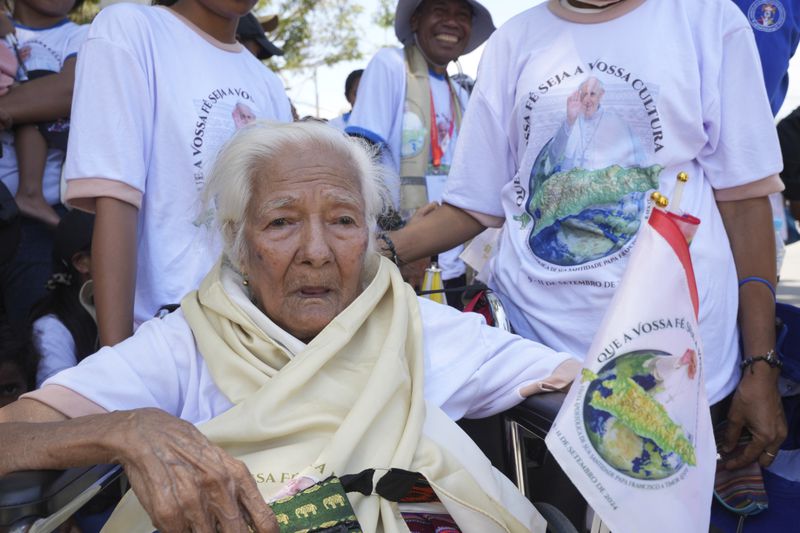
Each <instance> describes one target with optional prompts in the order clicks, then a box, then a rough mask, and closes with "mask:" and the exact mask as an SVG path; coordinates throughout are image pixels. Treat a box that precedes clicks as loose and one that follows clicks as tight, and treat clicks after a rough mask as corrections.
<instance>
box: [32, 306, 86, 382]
mask: <svg viewBox="0 0 800 533" xmlns="http://www.w3.org/2000/svg"><path fill="white" fill-rule="evenodd" d="M33 339H34V342H35V343H36V347H37V348H38V349H39V355H40V356H41V359H39V367H38V369H37V370H36V386H37V387H41V386H42V383H44V381H45V380H46V379H48V378H50V377H51V376H55V375H56V374H58V373H59V372H61V371H62V370H64V369H65V368H71V367H73V366H75V365H77V364H78V358H77V357H76V355H75V341H74V340H73V338H72V334H71V333H70V332H69V330H68V329H67V327H66V326H65V325H64V323H63V322H61V321H60V320H59V319H58V317H56V316H55V315H45V316H43V317H41V318H38V319H37V320H36V321H34V323H33Z"/></svg>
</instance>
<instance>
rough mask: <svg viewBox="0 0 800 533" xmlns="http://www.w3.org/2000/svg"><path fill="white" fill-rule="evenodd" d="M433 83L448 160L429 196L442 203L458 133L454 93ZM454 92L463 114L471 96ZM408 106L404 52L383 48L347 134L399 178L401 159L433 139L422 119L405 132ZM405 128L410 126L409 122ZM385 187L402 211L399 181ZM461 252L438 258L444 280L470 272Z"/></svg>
mask: <svg viewBox="0 0 800 533" xmlns="http://www.w3.org/2000/svg"><path fill="white" fill-rule="evenodd" d="M429 81H430V86H431V94H432V95H433V104H434V110H435V112H436V123H437V127H439V126H441V127H440V128H439V130H440V132H441V133H440V134H439V136H438V139H439V145H440V146H441V148H442V150H443V155H442V164H441V166H440V167H439V168H438V169H436V170H435V172H434V169H433V166H432V165H431V166H430V167H429V169H430V172H429V177H428V187H429V190H428V192H429V200H430V201H440V200H441V192H442V191H443V186H444V181H445V180H441V179H440V178H441V176H447V173H448V171H449V169H450V163H451V160H452V158H453V153H454V151H455V146H456V142H457V139H458V128H456V127H455V118H454V114H453V111H454V110H453V108H452V96H451V92H450V87H449V85H448V83H447V81H446V80H445V78H444V76H439V75H437V74H434V73H430V76H429ZM455 88H456V94H457V97H458V99H459V101H460V103H461V108H462V109H464V108H465V107H466V105H467V101H468V100H469V93H467V91H465V90H464V89H463V87H461V86H460V85H458V84H455ZM405 102H406V67H405V55H404V52H403V50H402V49H399V48H383V49H381V50H379V51H378V53H377V54H375V57H373V58H372V60H371V61H370V62H369V64H368V65H367V68H366V69H365V70H364V74H363V75H362V77H361V81H360V82H359V85H358V99H357V100H356V105H355V106H354V107H353V111H352V113H351V114H350V120H349V122H348V123H347V128H346V129H345V131H347V133H350V134H356V135H361V136H363V137H365V138H367V139H369V140H370V141H372V142H374V143H377V144H380V145H381V146H382V147H383V156H384V163H385V164H386V165H387V166H388V167H389V168H390V169H392V170H393V171H394V174H395V175H397V173H399V172H400V159H401V155H402V154H407V153H409V152H411V151H413V149H414V148H413V145H414V144H415V142H414V141H416V144H419V143H420V142H421V138H420V136H426V137H427V136H429V135H430V132H429V131H428V130H427V129H426V128H422V122H421V119H420V120H419V121H418V122H419V129H418V130H411V131H406V132H404V131H403V127H404V120H403V118H404V115H405V114H406V109H405ZM426 105H427V102H426ZM405 124H406V125H408V122H405ZM451 126H452V127H451ZM404 137H405V139H406V140H405V141H404ZM437 175H438V177H437ZM386 185H387V187H388V188H389V192H390V194H391V195H392V200H393V201H394V203H395V205H399V202H400V183H399V181H393V182H392V183H387V184H386ZM462 250H463V247H462V246H458V247H456V248H454V249H452V250H449V251H447V252H444V253H442V254H439V266H440V267H441V268H442V277H443V278H444V279H452V278H456V277H458V276H460V275H461V274H463V273H464V272H465V268H464V263H463V262H461V260H459V259H458V255H459V254H460V253H461V251H462Z"/></svg>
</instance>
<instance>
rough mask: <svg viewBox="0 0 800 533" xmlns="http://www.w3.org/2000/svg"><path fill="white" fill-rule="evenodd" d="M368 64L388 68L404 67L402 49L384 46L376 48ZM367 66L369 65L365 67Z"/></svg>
mask: <svg viewBox="0 0 800 533" xmlns="http://www.w3.org/2000/svg"><path fill="white" fill-rule="evenodd" d="M369 65H370V66H372V67H373V68H374V66H377V65H381V66H385V67H388V68H396V67H400V68H404V65H405V63H404V58H403V49H402V48H395V47H385V48H381V49H380V50H378V51H377V52H376V53H375V55H374V56H372V59H371V60H370V62H369ZM367 68H369V67H367Z"/></svg>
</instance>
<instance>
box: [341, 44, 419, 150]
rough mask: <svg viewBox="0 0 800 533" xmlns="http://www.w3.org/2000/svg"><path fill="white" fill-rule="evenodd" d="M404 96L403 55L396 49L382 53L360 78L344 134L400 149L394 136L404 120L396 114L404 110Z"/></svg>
mask: <svg viewBox="0 0 800 533" xmlns="http://www.w3.org/2000/svg"><path fill="white" fill-rule="evenodd" d="M404 94H405V66H404V63H403V59H402V55H401V54H398V51H397V50H396V49H383V50H380V51H379V52H378V53H377V54H375V57H373V58H372V60H371V61H370V62H369V64H368V65H367V68H366V69H365V70H364V74H363V75H362V76H361V81H360V82H359V84H358V98H356V105H355V106H354V107H353V112H352V113H351V115H350V121H349V122H348V123H347V129H346V130H345V131H346V132H347V133H349V134H352V135H359V136H362V137H365V138H366V139H369V140H370V141H372V142H374V143H376V144H380V145H384V146H386V147H388V148H389V149H395V150H397V149H398V147H393V146H392V144H393V139H391V134H392V132H393V131H395V122H396V121H398V120H399V121H402V120H403V117H402V116H397V115H398V114H397V110H398V109H401V107H400V105H401V101H402V100H403V98H404V96H403V95H404ZM399 159H400V158H399V154H398V157H397V160H398V161H399Z"/></svg>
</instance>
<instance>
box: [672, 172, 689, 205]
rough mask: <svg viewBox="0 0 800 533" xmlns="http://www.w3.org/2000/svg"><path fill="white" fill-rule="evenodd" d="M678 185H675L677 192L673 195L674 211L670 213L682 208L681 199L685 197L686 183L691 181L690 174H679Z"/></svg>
mask: <svg viewBox="0 0 800 533" xmlns="http://www.w3.org/2000/svg"><path fill="white" fill-rule="evenodd" d="M677 180H678V183H676V184H675V191H674V192H673V194H672V209H670V211H678V210H679V209H680V207H681V198H682V197H683V188H684V187H685V186H686V182H687V181H689V174H687V173H686V172H684V171H682V170H681V171H680V172H678V176H677Z"/></svg>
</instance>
